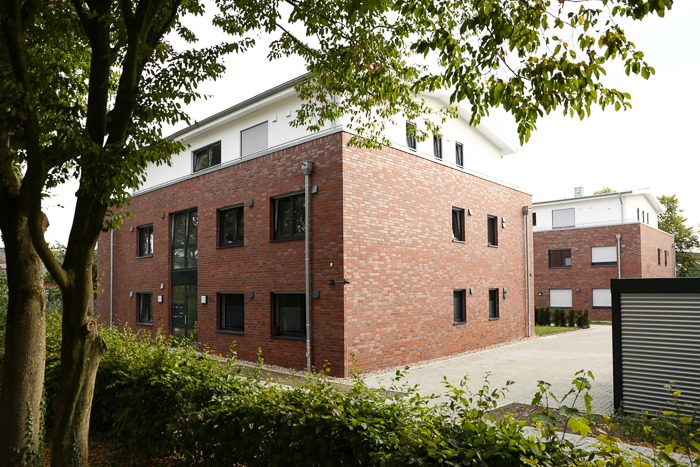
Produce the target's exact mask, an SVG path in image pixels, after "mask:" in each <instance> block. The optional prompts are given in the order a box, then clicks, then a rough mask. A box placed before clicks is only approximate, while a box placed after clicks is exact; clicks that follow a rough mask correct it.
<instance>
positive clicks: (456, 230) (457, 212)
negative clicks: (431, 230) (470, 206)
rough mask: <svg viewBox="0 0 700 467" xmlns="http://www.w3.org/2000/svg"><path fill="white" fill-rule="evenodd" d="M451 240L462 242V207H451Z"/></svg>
mask: <svg viewBox="0 0 700 467" xmlns="http://www.w3.org/2000/svg"><path fill="white" fill-rule="evenodd" d="M452 241H453V242H464V209H462V208H458V207H454V206H453V207H452Z"/></svg>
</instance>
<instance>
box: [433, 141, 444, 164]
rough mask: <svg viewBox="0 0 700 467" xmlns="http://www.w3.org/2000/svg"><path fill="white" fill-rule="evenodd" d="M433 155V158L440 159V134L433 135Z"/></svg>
mask: <svg viewBox="0 0 700 467" xmlns="http://www.w3.org/2000/svg"><path fill="white" fill-rule="evenodd" d="M433 155H434V156H435V159H437V160H440V161H441V160H442V136H439V135H433Z"/></svg>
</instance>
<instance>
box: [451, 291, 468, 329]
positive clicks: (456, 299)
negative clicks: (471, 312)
mask: <svg viewBox="0 0 700 467" xmlns="http://www.w3.org/2000/svg"><path fill="white" fill-rule="evenodd" d="M452 314H453V319H454V324H467V291H466V290H465V289H458V290H453V291H452Z"/></svg>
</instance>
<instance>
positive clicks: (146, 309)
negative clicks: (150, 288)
mask: <svg viewBox="0 0 700 467" xmlns="http://www.w3.org/2000/svg"><path fill="white" fill-rule="evenodd" d="M136 306H137V309H136V321H137V322H138V323H153V294H150V293H137V294H136Z"/></svg>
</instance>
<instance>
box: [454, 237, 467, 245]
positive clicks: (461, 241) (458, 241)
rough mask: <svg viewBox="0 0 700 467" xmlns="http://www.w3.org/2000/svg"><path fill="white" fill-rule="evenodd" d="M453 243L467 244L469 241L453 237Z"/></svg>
mask: <svg viewBox="0 0 700 467" xmlns="http://www.w3.org/2000/svg"><path fill="white" fill-rule="evenodd" d="M452 243H461V244H465V243H467V242H465V241H464V240H457V239H456V238H453V239H452Z"/></svg>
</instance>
